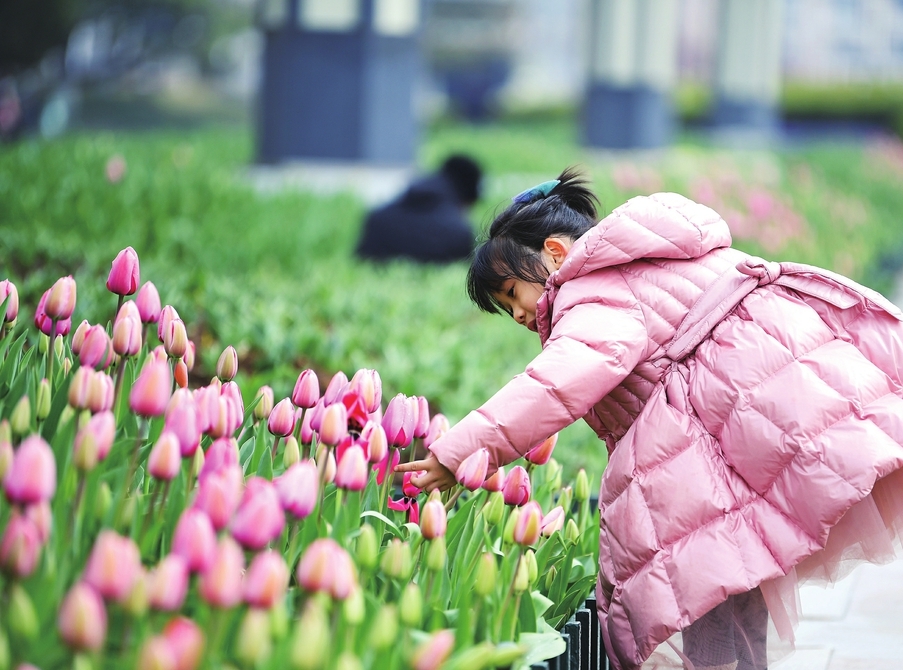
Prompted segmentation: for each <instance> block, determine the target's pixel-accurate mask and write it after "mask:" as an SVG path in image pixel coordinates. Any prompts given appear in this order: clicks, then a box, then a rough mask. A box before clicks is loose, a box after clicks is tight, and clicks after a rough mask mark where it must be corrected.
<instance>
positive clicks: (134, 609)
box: [122, 567, 148, 619]
mask: <svg viewBox="0 0 903 670" xmlns="http://www.w3.org/2000/svg"><path fill="white" fill-rule="evenodd" d="M147 606H148V597H147V572H145V570H144V568H143V567H142V568H139V570H138V573H137V576H136V577H135V583H134V584H133V585H132V590H131V591H129V594H128V596H126V598H125V600H124V601H123V602H122V609H123V610H125V611H126V612H127V613H128V614H130V615H131V616H133V617H135V618H136V619H140V618H141V617H143V616H144V615H145V614H146V613H147Z"/></svg>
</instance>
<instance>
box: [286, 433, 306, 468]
mask: <svg viewBox="0 0 903 670" xmlns="http://www.w3.org/2000/svg"><path fill="white" fill-rule="evenodd" d="M300 461H301V448H300V447H299V446H298V440H296V439H295V436H294V435H288V436H287V437H286V438H285V448H284V450H283V451H282V466H283V467H284V468H285V469H286V470H287V469H288V468H290V467H291V466H293V465H294V464H295V463H298V462H300Z"/></svg>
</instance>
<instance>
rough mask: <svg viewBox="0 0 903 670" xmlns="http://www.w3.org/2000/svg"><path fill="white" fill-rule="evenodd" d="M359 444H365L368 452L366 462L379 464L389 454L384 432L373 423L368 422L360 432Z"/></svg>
mask: <svg viewBox="0 0 903 670" xmlns="http://www.w3.org/2000/svg"><path fill="white" fill-rule="evenodd" d="M360 439H361V442H365V443H366V444H367V449H368V451H369V457H368V458H367V460H368V461H370V462H371V463H379V462H380V461H382V460H383V459H384V458H385V457H386V454H387V453H388V452H389V441H388V440H387V439H386V431H385V430H384V429H383V427H382V426H381V425H380V424H378V423H376V422H375V421H368V422H367V425H366V426H364V430H363V432H361V438H360Z"/></svg>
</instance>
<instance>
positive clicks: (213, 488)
mask: <svg viewBox="0 0 903 670" xmlns="http://www.w3.org/2000/svg"><path fill="white" fill-rule="evenodd" d="M197 453H199V454H203V453H204V452H203V451H201V450H198V451H197ZM243 484H244V476H243V475H242V471H241V466H239V465H237V464H231V465H223V466H222V467H220V468H219V469H217V470H215V471H213V472H209V473H207V474H206V475H205V476H204V477H203V478H202V479H201V480H200V481H199V483H198V492H197V495H196V496H195V499H194V503H193V507H195V508H196V509H199V510H201V511H203V512H206V513H207V516H208V517H209V518H210V523H211V524H213V528H214V530H217V531H219V530H222V529H223V528H225V527H226V526H227V525H228V524H229V521H231V520H232V515H233V514H234V513H235V510H236V509H237V508H238V503H239V502H240V501H241V494H242V486H243ZM211 544H212V542H211Z"/></svg>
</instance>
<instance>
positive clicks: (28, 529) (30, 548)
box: [0, 512, 41, 579]
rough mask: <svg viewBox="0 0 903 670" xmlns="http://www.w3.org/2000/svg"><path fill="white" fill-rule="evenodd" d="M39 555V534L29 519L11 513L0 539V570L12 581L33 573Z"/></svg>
mask: <svg viewBox="0 0 903 670" xmlns="http://www.w3.org/2000/svg"><path fill="white" fill-rule="evenodd" d="M40 555H41V533H40V530H39V529H38V527H37V526H36V525H35V524H34V522H32V521H31V520H30V519H29V518H27V517H26V516H24V515H22V514H17V513H15V512H14V513H13V515H12V517H11V518H10V520H9V523H7V525H6V528H5V529H4V531H3V537H2V538H0V569H2V570H3V572H5V573H6V574H7V575H9V576H11V577H12V578H13V579H23V578H25V577H28V576H29V575H31V573H32V572H34V569H35V567H36V566H37V564H38V558H40Z"/></svg>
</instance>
